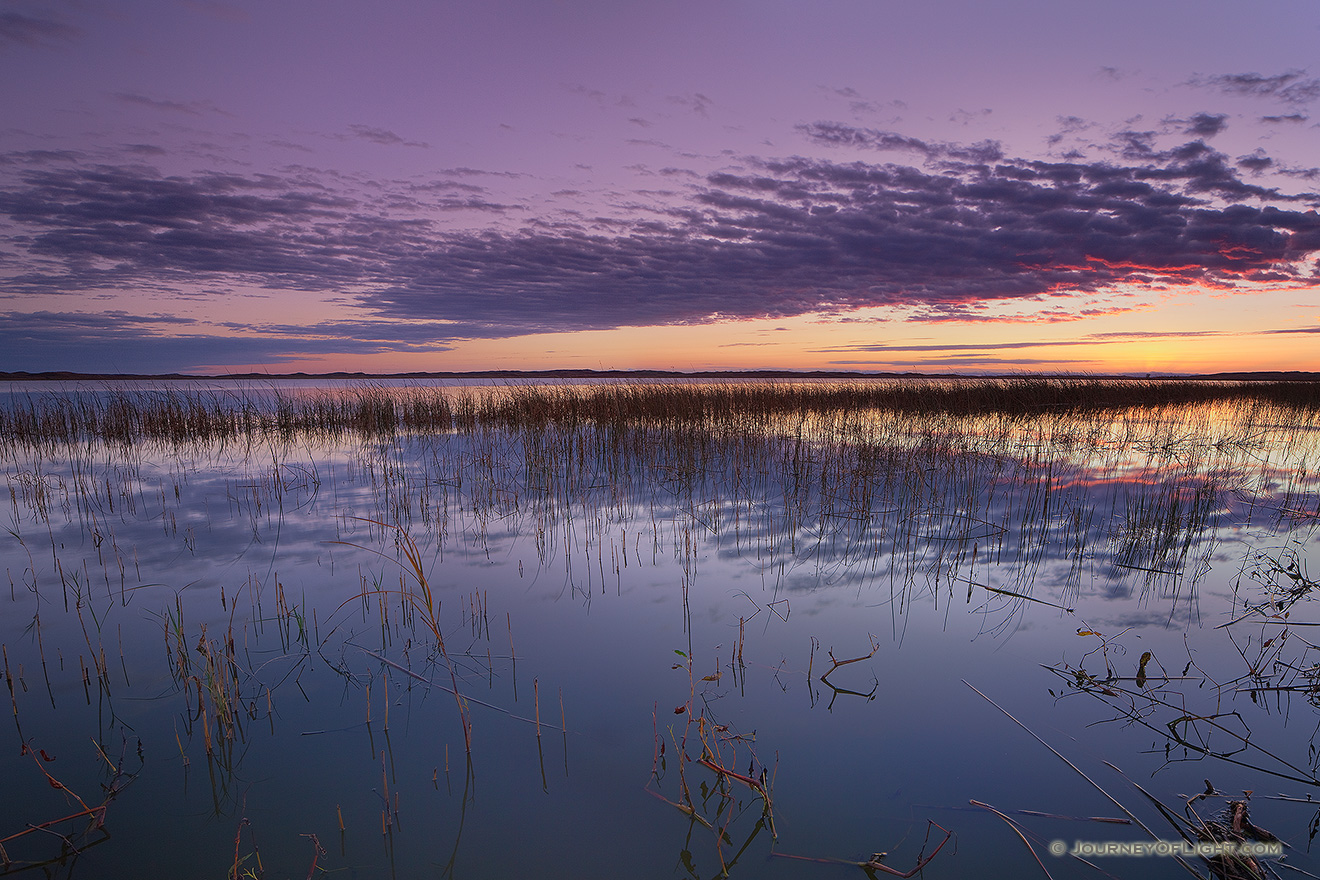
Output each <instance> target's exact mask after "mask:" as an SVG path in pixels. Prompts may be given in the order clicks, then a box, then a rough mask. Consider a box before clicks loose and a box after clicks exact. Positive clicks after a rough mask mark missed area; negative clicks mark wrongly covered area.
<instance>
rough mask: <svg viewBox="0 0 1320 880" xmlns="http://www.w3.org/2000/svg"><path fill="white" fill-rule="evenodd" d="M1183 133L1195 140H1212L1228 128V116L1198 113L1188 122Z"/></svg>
mask: <svg viewBox="0 0 1320 880" xmlns="http://www.w3.org/2000/svg"><path fill="white" fill-rule="evenodd" d="M1186 126H1187V127H1186V128H1184V129H1183V133H1184V134H1186V135H1188V136H1190V137H1195V138H1211V137H1214V136H1215V135H1217V134H1219V133H1220V132H1221V131H1223V130H1224V129H1226V128H1228V115H1227V114H1224V113H1197V114H1196V115H1195V116H1193V117H1192V118H1191V119H1189V120H1187V122H1186Z"/></svg>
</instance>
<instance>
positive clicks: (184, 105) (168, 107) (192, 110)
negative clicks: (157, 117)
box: [114, 92, 229, 116]
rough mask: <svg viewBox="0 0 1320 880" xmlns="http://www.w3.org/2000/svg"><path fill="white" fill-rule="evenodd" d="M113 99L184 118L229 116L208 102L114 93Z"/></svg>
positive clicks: (133, 93)
mask: <svg viewBox="0 0 1320 880" xmlns="http://www.w3.org/2000/svg"><path fill="white" fill-rule="evenodd" d="M114 98H115V100H117V101H120V102H121V103H124V104H134V105H136V106H138V107H146V108H148V109H151V110H164V111H165V112H167V113H182V114H184V115H186V116H201V115H202V114H203V113H219V114H220V115H221V116H228V115H229V114H228V113H226V112H224V111H223V110H221V109H220V108H218V107H216V106H215V105H214V104H212V103H211V102H210V101H167V100H163V99H160V98H152V97H149V96H147V95H142V94H138V93H137V92H116V93H115V95H114Z"/></svg>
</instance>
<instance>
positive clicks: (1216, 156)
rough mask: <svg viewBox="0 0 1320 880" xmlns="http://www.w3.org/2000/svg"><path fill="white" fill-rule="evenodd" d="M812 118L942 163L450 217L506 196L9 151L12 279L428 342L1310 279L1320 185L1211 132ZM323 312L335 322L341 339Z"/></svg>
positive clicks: (1039, 315) (927, 311)
mask: <svg viewBox="0 0 1320 880" xmlns="http://www.w3.org/2000/svg"><path fill="white" fill-rule="evenodd" d="M810 132H811V133H812V134H813V135H820V136H823V137H835V136H843V137H844V138H845V141H846V140H847V139H848V138H850V137H852V136H853V135H849V134H848V132H853V133H855V135H856V137H857V138H860V142H859V145H860V146H863V147H864V148H866V149H868V150H872V149H876V150H887V149H889V148H890V146H893V147H894V148H896V149H903V150H907V151H909V152H916V153H917V154H918V155H920V156H922V157H923V158H927V159H928V161H929V162H930V163H931V167H929V168H918V167H913V166H911V165H903V164H895V163H874V162H866V161H831V160H827V159H819V158H804V157H784V158H758V157H741V158H740V159H739V160H738V164H737V165H736V166H732V167H731V168H730V169H728V170H724V171H720V172H715V173H710V174H707V175H706V176H704V177H699V178H689V179H690V180H691V182H690V183H688V184H686V185H685V188H683V189H681V190H678V191H677V192H678V194H677V195H674V194H664V197H663V198H661V197H659V196H657V197H656V199H653V200H648V202H653V203H654V204H655V205H656V207H655V210H654V211H653V212H652V213H650V214H649V215H648V216H647V217H646V218H645V219H640V220H631V221H621V220H612V221H608V222H607V221H605V220H601V219H599V218H593V219H582V220H580V221H574V220H573V219H572V217H571V214H570V213H568V212H564V213H561V214H559V215H540V216H534V217H530V218H529V220H528V222H526V223H525V224H524V225H523V226H522V227H521V228H519V229H516V230H510V229H506V228H501V227H497V226H488V225H487V226H483V225H480V224H478V225H477V227H476V228H474V229H471V230H468V231H459V232H455V231H446V230H445V229H443V228H441V227H440V226H439V225H438V221H436V220H435V219H433V218H435V217H437V216H439V215H438V214H437V213H435V212H434V209H436V208H449V209H452V210H468V211H471V212H473V216H480V215H481V214H483V213H485V214H489V213H490V212H500V211H503V210H505V209H506V208H507V206H502V205H498V204H494V203H492V202H490V201H488V200H486V199H484V198H482V197H481V196H480V195H479V194H477V193H469V194H466V195H464V194H461V193H460V194H458V195H456V196H454V197H453V198H451V197H450V196H448V195H445V194H444V193H443V192H441V193H440V194H439V196H438V198H440V199H441V202H442V203H438V204H437V203H432V202H430V201H427V199H426V198H422V197H421V196H422V195H423V193H422V190H421V189H417V188H416V187H417V184H415V183H414V184H391V183H389V182H387V181H377V182H374V185H363V186H359V187H358V189H357V190H356V191H354V190H348V189H344V186H345V184H344V183H343V181H342V180H339V179H337V178H334V177H333V176H327V175H321V176H319V177H318V176H317V175H316V173H315V172H313V171H311V170H309V169H301V170H298V171H296V172H295V171H292V170H291V171H289V172H286V173H285V174H284V175H239V174H219V173H204V174H196V175H191V176H164V175H161V174H159V173H158V172H155V171H153V170H152V169H150V168H146V167H144V166H119V167H94V166H82V165H75V166H72V167H56V166H47V167H31V166H23V165H18V164H15V165H13V166H9V170H8V171H7V173H8V174H10V177H11V179H10V181H9V183H8V184H7V185H5V186H4V188H3V189H0V214H3V215H5V216H7V217H8V218H9V219H8V222H7V225H6V227H5V228H4V229H2V230H0V238H3V242H4V247H5V248H6V249H7V251H6V252H7V253H8V254H10V258H9V260H8V262H7V263H6V264H5V265H4V266H3V267H0V277H3V286H4V288H5V289H6V290H7V291H9V292H10V294H11V296H23V295H28V294H44V295H59V294H71V293H72V294H76V293H78V292H80V291H88V290H103V289H106V288H119V289H138V288H142V287H152V286H157V287H161V286H168V285H176V286H183V285H188V286H196V285H197V284H198V283H199V282H203V283H205V282H207V281H216V282H221V283H238V282H242V283H243V284H246V285H256V286H261V287H265V288H267V289H270V290H279V289H287V290H309V291H318V292H330V293H333V294H335V295H338V296H341V297H347V298H351V299H352V301H353V302H355V303H356V304H357V305H358V307H359V308H360V309H362V311H363V314H364V317H365V319H366V320H367V321H370V322H386V323H387V324H388V323H393V322H398V326H400V327H403V326H405V325H406V324H407V323H408V322H433V326H430V327H429V328H428V330H427V332H434V333H437V334H442V335H440V336H436V337H435V338H437V339H441V338H456V337H464V338H470V337H475V336H516V335H521V334H529V333H538V332H560V331H574V330H585V329H607V328H614V327H620V326H653V325H663V324H671V325H678V324H696V323H703V322H710V321H718V320H726V319H743V318H785V317H790V316H795V315H807V314H813V313H817V314H818V313H826V314H835V315H844V314H847V313H848V312H850V311H853V310H855V309H859V308H865V307H870V308H877V307H878V308H885V307H896V308H902V309H904V310H905V313H906V314H908V315H910V316H912V317H911V318H910V319H913V320H936V321H938V320H961V321H967V320H984V321H1005V320H1023V319H1022V318H1018V319H1008V318H1003V317H1001V316H1000V313H1001V312H1002V310H999V309H996V308H989V307H988V306H990V305H993V304H1002V303H1008V304H1014V308H1013V311H1015V312H1020V311H1023V310H1027V311H1030V312H1034V316H1033V317H1030V318H1027V319H1029V320H1039V321H1056V320H1065V319H1074V318H1075V317H1076V316H1077V315H1078V314H1087V313H1088V312H1087V309H1088V308H1089V306H1087V305H1086V302H1085V301H1080V300H1079V299H1078V298H1079V297H1085V298H1086V300H1087V301H1089V300H1090V299H1091V298H1092V297H1093V296H1095V295H1098V294H1106V293H1114V292H1121V291H1124V290H1127V289H1128V288H1129V287H1136V288H1139V289H1142V290H1177V289H1180V288H1182V289H1198V288H1211V289H1217V290H1224V291H1231V290H1235V289H1253V285H1258V284H1265V283H1268V284H1271V285H1276V286H1277V285H1298V286H1300V285H1312V284H1315V282H1316V275H1315V268H1314V266H1313V265H1312V263H1313V261H1314V259H1315V256H1316V254H1317V253H1318V252H1320V215H1317V214H1316V212H1315V211H1314V210H1306V208H1313V207H1314V206H1315V205H1316V204H1317V203H1318V202H1320V197H1317V196H1316V195H1315V194H1313V193H1301V194H1297V193H1292V194H1290V193H1284V192H1281V191H1279V190H1278V189H1275V188H1270V187H1265V186H1260V185H1256V184H1251V183H1247V182H1245V181H1244V180H1243V179H1242V176H1241V175H1242V174H1243V173H1244V170H1243V168H1242V167H1239V166H1238V165H1237V164H1235V162H1234V161H1233V160H1231V159H1230V158H1229V157H1228V156H1226V155H1225V154H1223V153H1220V152H1218V151H1216V150H1214V149H1212V148H1210V147H1208V146H1207V145H1206V144H1205V143H1204V142H1202V141H1199V140H1193V141H1189V142H1187V143H1184V144H1180V145H1178V146H1175V147H1172V148H1169V149H1164V150H1161V149H1157V148H1156V147H1155V146H1154V145H1153V144H1145V146H1144V147H1142V148H1141V149H1139V150H1136V151H1134V152H1131V153H1125V154H1123V155H1120V156H1114V157H1111V158H1109V159H1106V160H1103V161H1101V160H1076V161H1039V160H1027V159H1020V158H1014V157H1010V156H1004V155H1002V151H1001V150H999V149H998V148H997V147H995V148H994V149H991V148H989V147H987V146H985V145H972V146H970V147H966V146H961V145H957V144H932V143H929V142H926V141H919V140H916V139H911V138H904V137H903V136H902V135H899V134H895V133H887V132H875V131H870V130H866V129H851V128H849V127H847V126H839V125H837V124H830V125H829V126H825V125H824V124H818V125H817V126H813V127H810ZM995 155H998V156H999V158H997V159H993V160H992V161H990V158H991V157H992V156H995ZM973 159H975V160H976V161H972V160H973ZM981 160H987V161H981ZM442 173H445V174H452V175H454V176H467V175H468V174H475V173H476V172H472V171H471V170H470V169H454V170H453V171H452V172H442ZM437 185H439V184H437ZM444 185H446V186H447V185H448V183H445V184H444ZM410 187H411V188H410ZM430 191H431V190H430V189H427V190H426V192H430ZM634 195H635V194H634ZM1298 203H1302V204H1301V206H1300V207H1296V206H1297V205H1298ZM364 326H365V325H364ZM373 326H374V325H373ZM280 332H284V333H292V332H293V331H292V330H291V329H290V328H284V329H282V330H281V331H280ZM308 332H309V333H313V335H315V333H314V331H310V330H309V331H308ZM320 332H321V333H322V335H323V336H325V339H322V340H321V341H322V342H325V343H326V344H329V340H330V337H332V336H333V337H334V338H336V339H339V338H341V337H339V336H338V335H336V334H334V333H330V331H329V330H325V329H324V328H323V329H322V331H320ZM363 332H364V333H367V332H370V333H375V334H377V335H384V334H385V331H384V330H383V329H377V330H371V331H367V330H364V331H363ZM443 334H451V336H448V337H445V336H443ZM254 335H256V336H262V337H263V338H264V336H266V335H272V334H265V333H254ZM417 344H422V342H421V341H418V343H417Z"/></svg>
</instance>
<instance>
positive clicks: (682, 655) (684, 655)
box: [674, 648, 687, 657]
mask: <svg viewBox="0 0 1320 880" xmlns="http://www.w3.org/2000/svg"><path fill="white" fill-rule="evenodd" d="M674 653H675V654H677V655H678V656H680V657H687V654H684V653H683V652H682V651H680V650H678V648H675V649H674Z"/></svg>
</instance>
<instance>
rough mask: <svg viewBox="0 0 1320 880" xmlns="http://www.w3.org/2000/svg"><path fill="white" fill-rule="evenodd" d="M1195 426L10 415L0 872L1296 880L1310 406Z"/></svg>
mask: <svg viewBox="0 0 1320 880" xmlns="http://www.w3.org/2000/svg"><path fill="white" fill-rule="evenodd" d="M1189 388H1193V386H1192V385H1190V384H1188V383H1181V384H1179V383H1161V382H1144V383H1140V382H1133V383H1122V382H1108V383H1105V382H1099V381H1095V380H1077V381H1075V382H1069V381H1067V380H1057V381H1053V382H1046V381H1044V380H1029V379H1020V380H1003V381H998V382H995V381H992V380H963V381H947V382H926V383H917V382H907V383H904V382H894V381H890V382H886V383H881V382H877V383H866V382H852V383H848V384H839V383H830V382H810V383H793V382H781V383H766V382H748V383H709V382H688V383H627V382H619V383H613V384H590V383H560V384H553V385H533V384H525V385H509V384H502V383H482V384H473V385H467V386H463V385H449V386H439V385H428V384H426V383H418V382H407V383H404V382H399V383H374V384H370V385H366V384H361V383H347V382H345V383H318V382H313V381H307V382H297V383H282V382H279V381H274V380H272V381H271V382H270V383H265V384H262V385H259V386H258V385H255V384H253V383H247V384H243V385H239V384H231V383H226V382H224V381H223V380H213V381H206V382H177V383H160V384H153V383H147V382H143V383H119V384H111V383H90V382H89V383H83V384H72V383H66V384H50V383H21V384H20V383H14V384H13V385H11V386H9V388H7V389H0V394H3V397H0V412H3V419H4V421H3V423H2V424H0V428H2V429H3V430H2V431H0V466H2V467H3V470H4V477H5V484H6V488H7V492H5V495H4V497H5V501H4V504H6V505H7V509H6V510H5V511H4V516H3V518H4V527H5V534H4V535H3V536H0V562H3V567H4V570H5V580H6V581H7V582H8V583H3V582H0V645H3V664H4V675H5V685H6V687H5V689H4V690H3V691H0V698H7V701H8V702H9V704H10V709H11V710H12V717H13V723H12V724H3V725H0V779H3V780H4V790H5V794H6V796H5V797H4V798H3V799H0V848H3V849H2V851H0V862H2V863H3V869H2V870H0V872H17V871H20V870H27V871H30V873H33V874H37V873H40V874H42V875H43V876H63V877H74V876H82V877H109V876H170V877H197V878H202V877H212V878H223V877H226V876H228V877H247V876H252V877H272V878H275V877H280V878H282V877H308V876H319V875H321V874H323V873H324V874H325V875H326V876H337V877H353V878H375V877H431V876H436V877H456V878H490V877H523V876H528V875H535V876H538V877H551V878H554V877H564V878H570V877H572V878H578V877H619V876H628V877H657V878H660V877H665V878H667V877H696V878H713V877H719V876H722V875H724V874H726V873H727V875H728V876H734V877H744V878H761V877H767V878H778V877H821V878H830V877H846V876H856V875H859V874H862V873H866V874H870V875H871V876H892V875H894V874H895V873H897V874H906V873H908V872H910V871H912V870H913V869H914V868H917V867H919V866H922V865H924V870H923V874H922V876H925V877H934V878H939V877H964V876H978V877H1019V876H1031V875H1033V874H1037V873H1038V872H1042V867H1043V868H1044V869H1045V870H1047V871H1048V873H1049V875H1050V876H1053V877H1055V878H1063V877H1083V876H1085V877H1090V876H1094V875H1095V874H1096V870H1097V868H1098V869H1101V870H1102V871H1104V872H1108V873H1109V874H1110V875H1112V876H1117V877H1122V878H1129V877H1132V878H1136V877H1148V876H1149V877H1156V876H1159V877H1163V876H1171V875H1181V874H1185V871H1184V870H1183V868H1182V867H1180V866H1179V864H1178V863H1177V862H1176V861H1175V859H1174V857H1173V856H1171V855H1158V854H1155V855H1150V856H1147V857H1132V856H1118V855H1105V854H1104V853H1103V848H1104V847H1103V844H1106V843H1107V842H1114V843H1124V844H1131V843H1137V842H1153V841H1167V842H1170V846H1166V849H1169V848H1171V845H1172V843H1174V842H1179V841H1181V842H1182V843H1184V844H1187V845H1188V846H1189V847H1190V846H1191V844H1190V843H1189V842H1188V841H1189V840H1199V839H1211V838H1212V837H1213V839H1216V840H1231V842H1233V843H1234V844H1236V845H1241V844H1243V843H1250V842H1266V843H1269V842H1271V841H1270V839H1268V838H1267V837H1265V836H1263V835H1256V834H1255V832H1254V831H1253V830H1252V829H1254V828H1259V829H1264V831H1265V832H1268V833H1269V834H1270V835H1274V836H1277V838H1279V839H1280V840H1281V841H1282V843H1283V852H1284V853H1285V855H1284V857H1283V863H1282V865H1281V864H1280V863H1279V862H1278V859H1277V857H1276V856H1274V855H1272V854H1271V852H1272V851H1269V852H1265V850H1268V849H1269V848H1268V847H1265V850H1263V852H1265V854H1264V855H1263V856H1262V858H1261V862H1260V865H1261V866H1262V867H1260V868H1259V870H1261V871H1267V872H1268V871H1274V872H1279V871H1284V872H1286V873H1292V872H1290V871H1287V870H1286V866H1289V865H1291V866H1294V867H1297V868H1301V869H1303V870H1306V871H1310V872H1312V873H1313V874H1315V873H1320V858H1318V857H1317V856H1315V855H1313V854H1312V853H1311V851H1310V850H1311V843H1312V836H1313V835H1314V834H1315V833H1316V829H1317V828H1318V827H1320V824H1318V823H1320V781H1318V780H1317V776H1316V774H1317V772H1320V755H1318V754H1317V750H1316V743H1315V739H1316V734H1317V731H1318V730H1320V708H1318V707H1320V657H1317V656H1316V653H1317V649H1316V647H1315V645H1316V644H1317V638H1320V631H1317V630H1316V629H1315V628H1314V627H1315V626H1316V625H1320V615H1317V613H1316V609H1315V608H1314V607H1313V606H1311V605H1310V602H1311V601H1313V600H1314V594H1315V592H1316V591H1315V589H1314V588H1315V587H1316V584H1317V578H1320V558H1318V557H1317V540H1318V536H1317V525H1320V479H1318V478H1317V476H1316V474H1315V473H1314V469H1315V467H1316V463H1317V459H1318V458H1320V388H1315V386H1310V387H1309V388H1302V389H1300V390H1299V389H1297V388H1292V389H1289V390H1288V392H1287V393H1286V394H1284V393H1274V392H1271V391H1261V392H1260V393H1257V392H1256V391H1255V390H1254V389H1253V388H1252V387H1251V386H1229V385H1219V386H1207V385H1204V384H1202V385H1197V386H1195V388H1197V389H1205V388H1208V389H1209V390H1208V391H1205V390H1195V391H1189V390H1188V389H1189ZM1311 388H1315V390H1314V391H1312V390H1311ZM885 389H888V390H885ZM1115 389H1118V390H1117V391H1115ZM1275 391H1277V388H1275ZM1111 392H1113V394H1114V397H1113V400H1112V401H1110V400H1109V399H1108V398H1107V397H1106V395H1108V394H1110V393H1111ZM886 395H890V396H886ZM923 395H924V396H923ZM1052 750H1053V751H1052ZM1248 791H1249V792H1251V794H1250V796H1249V797H1248V796H1245V795H1244V792H1248ZM1207 792H1209V793H1208V794H1207ZM1313 799H1314V801H1315V802H1314V803H1313V802H1312V801H1313ZM1157 802H1158V803H1157ZM1234 803H1239V804H1241V806H1239V807H1236V808H1235V807H1234V806H1232V805H1233V804H1234ZM1235 809H1236V810H1237V813H1236V817H1237V820H1238V821H1237V825H1236V827H1235V826H1234V823H1233V818H1234V815H1235V814H1234V810H1235ZM1247 817H1249V818H1247ZM1097 820H1107V821H1097ZM1108 820H1113V821H1108ZM1138 823H1140V824H1138ZM1143 824H1144V826H1146V828H1148V829H1149V831H1147V830H1143V828H1142V825H1143ZM1243 829H1246V830H1245V831H1244V830H1243ZM1180 835H1181V836H1180ZM946 837H947V842H946ZM1055 841H1063V842H1064V843H1066V846H1067V849H1068V850H1072V849H1073V848H1074V845H1075V844H1076V843H1077V842H1078V841H1081V842H1084V843H1086V844H1087V845H1088V846H1089V845H1090V844H1098V845H1101V846H1100V847H1099V848H1100V849H1101V850H1102V851H1101V852H1099V853H1095V849H1096V848H1095V847H1090V849H1089V850H1088V848H1087V847H1086V846H1084V847H1081V848H1079V852H1081V851H1082V850H1087V851H1088V852H1091V853H1095V854H1091V855H1084V856H1083V857H1082V858H1084V859H1085V860H1086V861H1088V862H1090V863H1091V864H1089V865H1088V864H1087V863H1086V862H1084V861H1082V860H1080V859H1078V858H1075V857H1073V856H1070V855H1067V854H1066V853H1065V854H1063V855H1055V854H1052V852H1051V844H1052V842H1055ZM879 853H886V855H885V856H884V857H883V858H878V857H877V854H879ZM1038 860H1039V862H1040V864H1038ZM1184 861H1185V863H1186V866H1187V867H1188V868H1191V869H1193V870H1194V871H1199V874H1200V876H1209V875H1211V871H1212V870H1213V871H1215V872H1216V873H1215V874H1214V876H1233V875H1232V874H1231V873H1229V872H1230V871H1233V870H1238V871H1247V872H1248V873H1243V874H1240V876H1268V874H1256V875H1253V874H1251V873H1250V872H1251V871H1255V870H1257V866H1256V865H1254V864H1247V865H1245V866H1244V865H1229V864H1227V863H1225V862H1223V861H1217V862H1213V863H1210V862H1207V861H1206V860H1204V859H1202V858H1200V857H1198V856H1197V855H1187V856H1185V857H1184ZM1092 865H1094V866H1095V867H1092ZM1039 875H1040V876H1044V874H1043V873H1040V874H1039Z"/></svg>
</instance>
